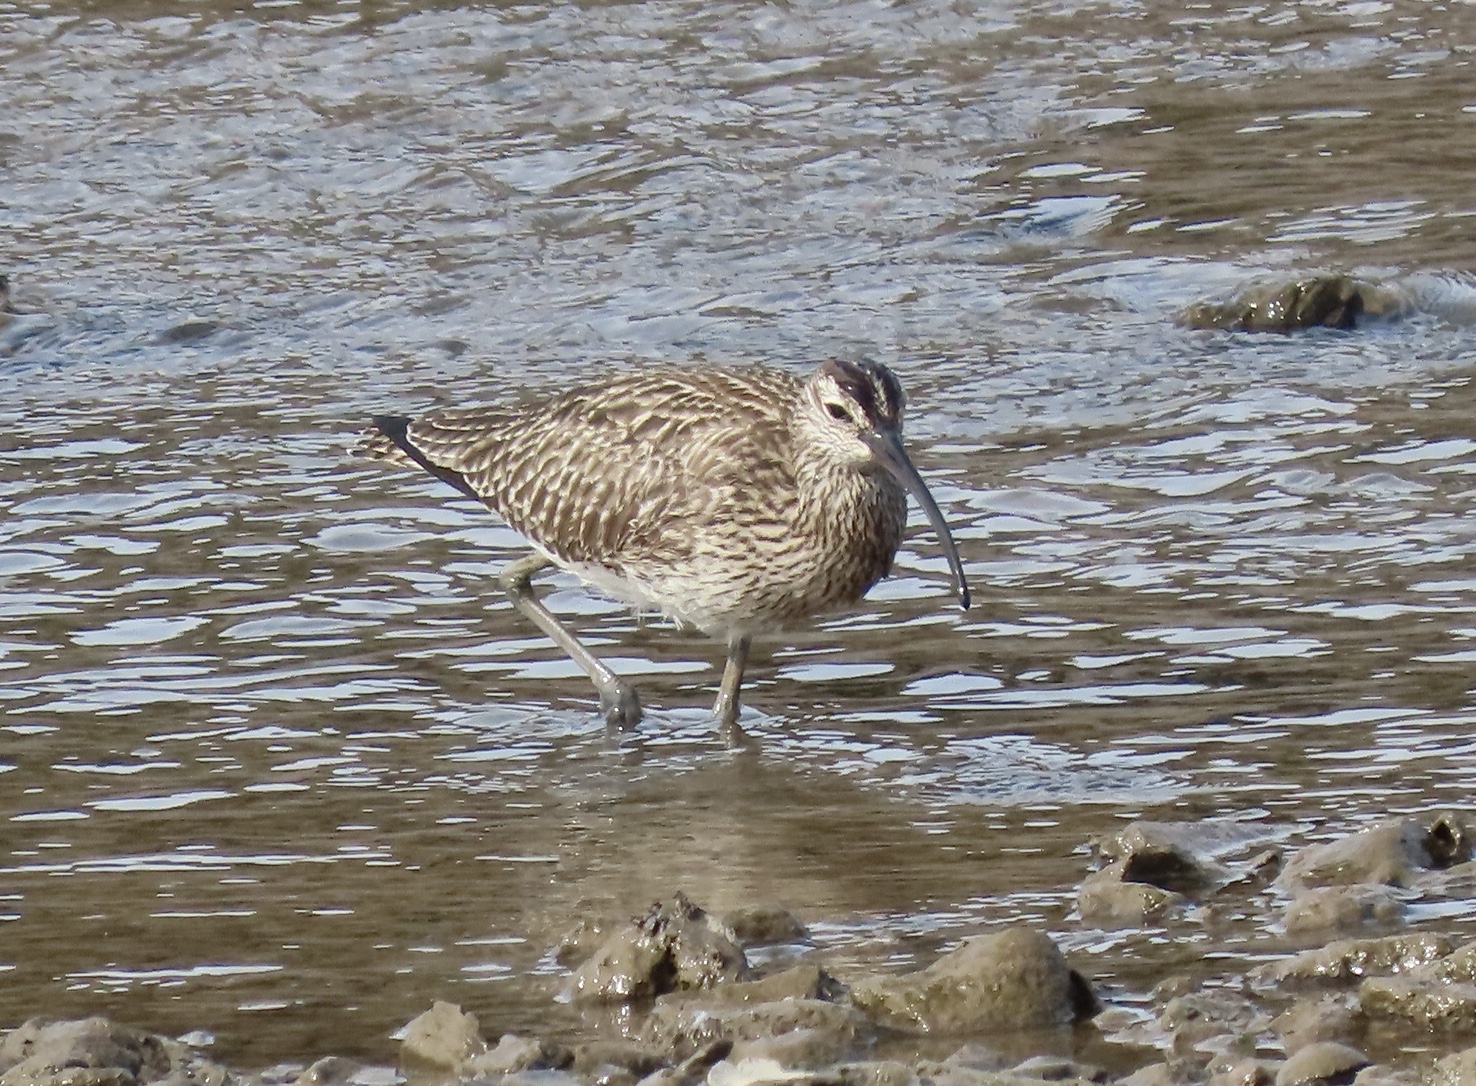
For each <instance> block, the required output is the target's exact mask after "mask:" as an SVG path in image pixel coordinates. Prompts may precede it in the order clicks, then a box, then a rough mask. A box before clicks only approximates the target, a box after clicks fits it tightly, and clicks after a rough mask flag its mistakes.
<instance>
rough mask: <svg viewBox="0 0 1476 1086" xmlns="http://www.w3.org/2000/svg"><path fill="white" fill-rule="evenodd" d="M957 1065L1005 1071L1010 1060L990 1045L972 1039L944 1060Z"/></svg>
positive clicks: (946, 1062)
mask: <svg viewBox="0 0 1476 1086" xmlns="http://www.w3.org/2000/svg"><path fill="white" fill-rule="evenodd" d="M943 1062H944V1063H945V1064H951V1065H953V1066H955V1067H972V1068H973V1069H974V1070H975V1071H1003V1070H1004V1069H1005V1068H1006V1067H1008V1066H1009V1065H1010V1061H1009V1060H1007V1059H1005V1058H1004V1056H1003V1055H1001V1054H1000V1053H999V1052H997V1051H996V1050H995V1049H993V1048H991V1047H990V1046H989V1045H986V1044H981V1043H979V1042H978V1041H970V1042H969V1043H968V1044H966V1045H964V1046H963V1047H962V1048H960V1049H959V1050H958V1051H957V1052H955V1053H954V1054H953V1055H951V1056H949V1057H948V1058H947V1059H946V1060H944V1061H943Z"/></svg>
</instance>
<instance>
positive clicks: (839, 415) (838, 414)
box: [825, 403, 851, 422]
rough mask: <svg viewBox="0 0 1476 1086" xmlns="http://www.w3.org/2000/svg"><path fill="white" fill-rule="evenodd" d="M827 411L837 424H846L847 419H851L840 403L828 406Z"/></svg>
mask: <svg viewBox="0 0 1476 1086" xmlns="http://www.w3.org/2000/svg"><path fill="white" fill-rule="evenodd" d="M825 410H827V411H829V412H830V417H831V418H833V419H835V420H836V421H837V422H844V421H845V420H846V419H848V418H850V417H851V416H850V415H848V414H846V409H845V408H844V407H842V406H841V405H840V404H838V403H828V404H826V405H825Z"/></svg>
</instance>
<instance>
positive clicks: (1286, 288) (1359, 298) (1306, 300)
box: [1179, 275, 1409, 333]
mask: <svg viewBox="0 0 1476 1086" xmlns="http://www.w3.org/2000/svg"><path fill="white" fill-rule="evenodd" d="M1408 309H1409V302H1408V300H1407V299H1406V298H1405V297H1404V296H1403V295H1402V294H1400V293H1399V292H1398V291H1395V290H1393V289H1391V288H1389V287H1383V286H1378V285H1376V284H1373V283H1364V282H1360V281H1359V280H1357V279H1351V278H1349V277H1348V276H1345V275H1316V276H1311V277H1309V278H1306V279H1297V280H1293V281H1292V282H1290V283H1284V282H1283V283H1270V284H1263V285H1259V286H1254V287H1251V288H1250V289H1248V290H1246V291H1245V292H1244V293H1242V294H1241V295H1240V296H1238V297H1236V298H1234V299H1232V300H1231V301H1229V302H1200V303H1198V304H1196V305H1192V306H1190V307H1189V308H1188V309H1187V310H1185V311H1184V312H1183V313H1182V314H1181V315H1180V317H1179V323H1180V324H1182V325H1184V326H1185V327H1188V328H1197V329H1208V328H1221V329H1225V330H1227V331H1234V332H1281V333H1287V332H1296V331H1300V330H1303V329H1307V328H1337V329H1342V330H1344V331H1347V330H1350V329H1353V328H1356V327H1357V326H1358V325H1359V323H1361V322H1362V321H1363V320H1364V319H1365V318H1389V317H1395V316H1399V315H1401V314H1403V313H1405V312H1406V311H1407V310H1408Z"/></svg>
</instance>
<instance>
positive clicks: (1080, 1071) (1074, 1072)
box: [1010, 1056, 1107, 1082]
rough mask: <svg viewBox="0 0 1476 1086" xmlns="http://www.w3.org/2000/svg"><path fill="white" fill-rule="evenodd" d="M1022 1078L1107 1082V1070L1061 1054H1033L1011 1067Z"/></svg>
mask: <svg viewBox="0 0 1476 1086" xmlns="http://www.w3.org/2000/svg"><path fill="white" fill-rule="evenodd" d="M1010 1073H1011V1074H1013V1075H1018V1076H1020V1077H1022V1078H1033V1079H1044V1080H1045V1081H1046V1082H1106V1081H1107V1072H1106V1071H1104V1070H1102V1069H1101V1068H1100V1067H1096V1066H1093V1065H1092V1064H1089V1063H1078V1062H1077V1061H1076V1060H1068V1059H1065V1058H1064V1057H1061V1056H1032V1057H1031V1058H1030V1059H1028V1060H1025V1061H1023V1062H1021V1063H1017V1064H1016V1065H1015V1066H1014V1067H1012V1068H1010Z"/></svg>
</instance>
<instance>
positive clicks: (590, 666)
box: [498, 553, 641, 728]
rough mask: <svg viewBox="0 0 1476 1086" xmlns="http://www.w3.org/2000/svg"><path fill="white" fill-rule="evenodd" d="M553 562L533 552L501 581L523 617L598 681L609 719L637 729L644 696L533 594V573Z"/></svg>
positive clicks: (508, 568)
mask: <svg viewBox="0 0 1476 1086" xmlns="http://www.w3.org/2000/svg"><path fill="white" fill-rule="evenodd" d="M552 564H553V563H552V562H550V561H549V560H548V559H547V558H545V557H543V555H541V554H537V553H534V554H530V555H528V556H527V557H526V558H520V559H518V560H517V561H516V562H514V563H512V565H510V566H508V567H507V568H505V569H504V570H503V571H502V573H501V574H500V575H499V576H498V580H499V581H500V582H501V583H502V587H503V590H504V591H505V592H507V594H508V596H509V597H510V598H511V599H512V603H513V606H514V607H516V608H517V609H518V610H519V611H520V612H522V614H523V617H525V618H527V619H528V620H529V621H531V622H532V623H533V625H535V626H537V627H538V628H539V629H540V630H542V631H543V632H544V633H546V634H547V635H548V636H549V637H551V638H552V639H553V642H554V644H555V645H557V646H558V647H559V648H561V649H563V650H564V651H565V652H566V653H568V654H569V659H571V660H573V661H574V662H575V663H576V664H578V665H579V667H580V668H581V669H582V670H583V672H584V673H585V674H586V675H588V676H589V677H590V679H591V680H592V681H593V682H594V684H595V689H596V690H598V691H599V692H600V708H601V709H602V710H604V713H605V722H606V723H607V724H611V725H615V726H618V727H625V728H634V727H635V726H636V725H637V724H639V723H640V720H641V699H640V698H638V697H636V692H635V691H634V690H633V689H632V688H630V687H629V686H626V685H625V683H623V682H621V681H620V677H619V676H618V675H616V674H615V672H613V671H611V670H610V669H609V668H608V667H606V666H605V665H604V664H602V663H600V661H599V659H598V657H596V656H595V654H594V653H592V652H590V651H589V649H587V648H585V647H584V646H583V645H582V644H580V642H579V639H578V638H577V637H575V636H574V634H573V632H572V631H571V630H570V629H569V627H567V626H565V625H564V624H563V623H562V622H560V621H559V620H558V619H556V618H555V617H554V615H553V612H552V611H550V610H549V609H548V608H547V607H545V606H543V604H542V603H540V602H539V600H538V597H537V596H535V595H534V594H533V585H532V583H531V582H532V579H533V574H535V573H537V572H538V571H539V570H541V569H543V568H544V567H546V566H550V565H552Z"/></svg>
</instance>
